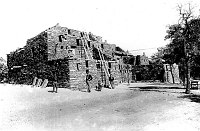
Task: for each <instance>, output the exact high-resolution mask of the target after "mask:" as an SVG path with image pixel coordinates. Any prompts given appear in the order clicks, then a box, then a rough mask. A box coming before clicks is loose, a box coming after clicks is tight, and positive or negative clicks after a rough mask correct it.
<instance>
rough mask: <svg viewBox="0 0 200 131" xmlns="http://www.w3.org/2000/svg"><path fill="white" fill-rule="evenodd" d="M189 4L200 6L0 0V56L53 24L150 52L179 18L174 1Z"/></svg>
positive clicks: (158, 0)
mask: <svg viewBox="0 0 200 131" xmlns="http://www.w3.org/2000/svg"><path fill="white" fill-rule="evenodd" d="M188 3H191V5H192V6H194V7H195V9H196V10H198V9H199V8H198V7H199V5H198V4H199V3H200V2H198V1H197V0H193V1H187V0H1V1H0V19H1V20H0V36H1V37H0V39H1V40H0V45H1V48H0V57H3V58H4V59H6V54H9V53H10V52H11V51H15V50H16V49H17V48H21V47H23V46H24V45H25V44H26V41H27V39H29V38H32V37H34V36H36V35H37V34H39V33H40V32H42V31H44V30H46V29H48V28H49V27H52V26H55V25H56V24H57V23H59V24H60V26H63V27H68V28H70V29H75V30H79V31H86V32H92V33H93V34H95V35H98V36H102V38H103V40H107V42H108V43H110V44H116V45H117V46H120V47H121V48H122V49H124V50H125V51H127V50H128V51H129V52H131V53H133V54H134V55H136V54H142V53H143V52H145V53H146V55H148V56H151V55H152V54H153V53H155V52H156V51H157V50H156V49H157V48H158V47H163V46H165V45H166V44H167V43H168V41H164V36H165V35H166V30H167V26H168V25H172V24H177V22H178V18H179V14H178V11H177V4H183V5H185V6H186V4H188ZM138 50H139V51H138Z"/></svg>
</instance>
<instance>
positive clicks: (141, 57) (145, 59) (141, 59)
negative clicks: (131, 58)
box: [135, 53, 149, 65]
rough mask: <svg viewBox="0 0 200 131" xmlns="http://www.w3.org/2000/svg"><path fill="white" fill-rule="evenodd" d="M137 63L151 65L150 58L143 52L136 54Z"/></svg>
mask: <svg viewBox="0 0 200 131" xmlns="http://www.w3.org/2000/svg"><path fill="white" fill-rule="evenodd" d="M135 64H136V65H149V58H148V57H147V56H146V55H145V53H143V55H137V56H136V62H135Z"/></svg>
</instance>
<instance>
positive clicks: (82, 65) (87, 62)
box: [8, 24, 132, 89]
mask: <svg viewBox="0 0 200 131" xmlns="http://www.w3.org/2000/svg"><path fill="white" fill-rule="evenodd" d="M94 49H96V50H98V49H100V50H101V52H102V54H103V56H105V57H106V59H105V65H106V69H107V70H108V71H109V72H110V74H112V75H113V76H114V78H115V84H116V85H117V84H119V83H121V82H127V81H128V79H129V78H128V76H131V75H132V74H131V72H130V71H129V69H127V64H124V63H123V60H122V59H123V55H118V54H116V53H115V49H116V45H115V44H108V43H107V42H106V41H105V42H103V41H102V38H101V37H100V36H95V35H93V34H92V33H86V32H81V31H77V30H73V29H69V28H66V27H61V26H60V25H58V24H57V25H56V26H53V27H51V28H49V29H47V30H45V31H43V32H42V33H40V34H39V35H37V36H36V37H33V38H31V39H29V40H27V44H26V45H25V46H24V47H23V48H22V50H21V51H19V50H18V51H15V52H12V53H10V54H8V67H9V71H10V73H11V74H12V73H13V72H14V71H13V67H14V66H18V65H20V66H21V67H20V68H19V69H18V72H21V71H22V70H24V69H25V68H26V71H27V72H28V73H27V74H29V77H30V78H31V79H33V78H34V77H38V78H42V79H48V80H49V83H52V82H55V81H56V82H58V83H60V85H62V87H65V88H71V89H84V88H86V81H85V78H86V70H89V72H90V74H91V75H92V76H93V79H92V82H91V87H96V86H97V84H98V82H101V83H102V84H103V85H105V86H108V85H109V79H108V77H107V76H108V75H106V74H107V73H106V72H107V71H105V67H104V66H103V65H104V64H102V60H101V59H99V58H94V52H93V51H94ZM25 54H26V55H25ZM122 54H124V53H122ZM16 59H17V61H18V62H16ZM23 65H26V66H23ZM32 69H34V70H32ZM27 74H26V73H25V76H26V75H27ZM130 78H131V77H130Z"/></svg>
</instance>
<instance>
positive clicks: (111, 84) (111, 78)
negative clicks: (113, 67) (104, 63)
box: [109, 74, 115, 89]
mask: <svg viewBox="0 0 200 131" xmlns="http://www.w3.org/2000/svg"><path fill="white" fill-rule="evenodd" d="M109 81H110V86H111V89H114V88H115V87H114V77H113V76H112V75H111V74H110V77H109Z"/></svg>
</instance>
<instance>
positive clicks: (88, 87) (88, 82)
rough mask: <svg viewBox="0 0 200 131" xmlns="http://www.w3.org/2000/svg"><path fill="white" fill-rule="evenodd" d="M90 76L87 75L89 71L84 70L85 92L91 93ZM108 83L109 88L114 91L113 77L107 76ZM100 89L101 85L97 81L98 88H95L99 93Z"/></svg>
mask: <svg viewBox="0 0 200 131" xmlns="http://www.w3.org/2000/svg"><path fill="white" fill-rule="evenodd" d="M92 79H93V78H92V75H91V74H90V73H89V70H86V84H87V92H91V87H90V81H91V80H92ZM109 82H110V86H111V87H110V88H111V89H114V77H113V76H112V75H110V76H109ZM101 89H102V83H101V81H100V80H99V81H98V86H97V88H96V90H97V91H101Z"/></svg>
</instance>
